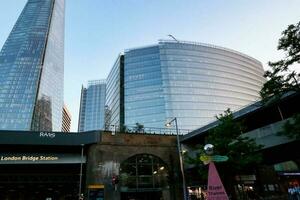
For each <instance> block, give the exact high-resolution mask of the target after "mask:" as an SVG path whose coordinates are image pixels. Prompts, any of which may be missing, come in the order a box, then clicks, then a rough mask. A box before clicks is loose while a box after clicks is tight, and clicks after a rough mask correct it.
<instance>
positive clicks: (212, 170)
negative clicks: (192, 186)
mask: <svg viewBox="0 0 300 200" xmlns="http://www.w3.org/2000/svg"><path fill="white" fill-rule="evenodd" d="M207 200H228V196H227V194H226V191H225V189H224V186H223V184H222V181H221V179H220V176H219V174H218V171H217V169H216V166H215V164H214V163H213V162H210V163H209V170H208V187H207Z"/></svg>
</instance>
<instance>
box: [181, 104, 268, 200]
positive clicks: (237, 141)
mask: <svg viewBox="0 0 300 200" xmlns="http://www.w3.org/2000/svg"><path fill="white" fill-rule="evenodd" d="M216 118H217V119H218V122H219V124H218V126H216V127H215V128H213V129H211V130H210V131H209V132H208V136H207V138H206V142H205V143H206V144H213V145H214V154H217V155H226V156H228V157H229V159H228V161H226V162H222V163H217V168H218V171H219V174H220V176H221V177H222V180H223V182H224V186H225V187H226V189H227V191H229V193H231V194H232V195H234V193H235V192H234V188H233V186H234V185H235V184H234V183H235V180H234V177H235V176H236V175H239V174H244V173H246V174H247V173H253V171H252V170H254V169H255V166H256V165H257V164H259V163H260V162H261V160H262V156H261V154H260V153H258V150H260V149H261V148H262V146H261V145H257V144H256V142H255V140H254V139H250V138H248V137H245V136H243V135H242V133H243V130H244V126H243V124H242V123H241V122H237V121H235V120H234V119H233V114H232V112H231V111H230V110H229V109H228V110H226V111H225V112H224V114H221V115H219V116H217V117H216ZM202 149H203V148H202ZM202 149H199V150H198V154H197V158H195V157H194V158H190V157H189V158H188V159H187V162H188V163H190V164H196V165H198V166H199V168H200V169H201V168H202V169H203V164H202V163H201V161H200V159H199V156H200V155H201V154H203V153H204V152H203V150H202ZM203 173H206V174H207V171H205V170H201V171H200V177H205V175H204V174H203Z"/></svg>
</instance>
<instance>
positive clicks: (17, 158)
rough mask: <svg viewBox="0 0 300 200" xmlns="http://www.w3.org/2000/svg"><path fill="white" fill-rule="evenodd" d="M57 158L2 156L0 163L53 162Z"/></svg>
mask: <svg viewBox="0 0 300 200" xmlns="http://www.w3.org/2000/svg"><path fill="white" fill-rule="evenodd" d="M58 159H59V158H58V157H57V156H25V155H24V156H0V161H32V162H35V161H53V160H58Z"/></svg>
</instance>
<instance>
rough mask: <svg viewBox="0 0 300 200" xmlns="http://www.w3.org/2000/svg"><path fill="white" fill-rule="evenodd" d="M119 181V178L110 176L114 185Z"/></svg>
mask: <svg viewBox="0 0 300 200" xmlns="http://www.w3.org/2000/svg"><path fill="white" fill-rule="evenodd" d="M118 183H119V178H118V177H117V176H112V184H113V185H116V184H118Z"/></svg>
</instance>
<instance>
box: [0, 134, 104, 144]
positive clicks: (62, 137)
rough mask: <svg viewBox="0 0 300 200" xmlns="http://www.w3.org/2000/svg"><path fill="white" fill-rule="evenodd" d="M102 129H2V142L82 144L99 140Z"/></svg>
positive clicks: (0, 140) (0, 142) (0, 136)
mask: <svg viewBox="0 0 300 200" xmlns="http://www.w3.org/2000/svg"><path fill="white" fill-rule="evenodd" d="M99 139H100V131H90V132H81V133H63V132H46V131H41V132H33V131H0V144H22V145H55V146H80V145H86V144H93V143H97V142H99Z"/></svg>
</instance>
